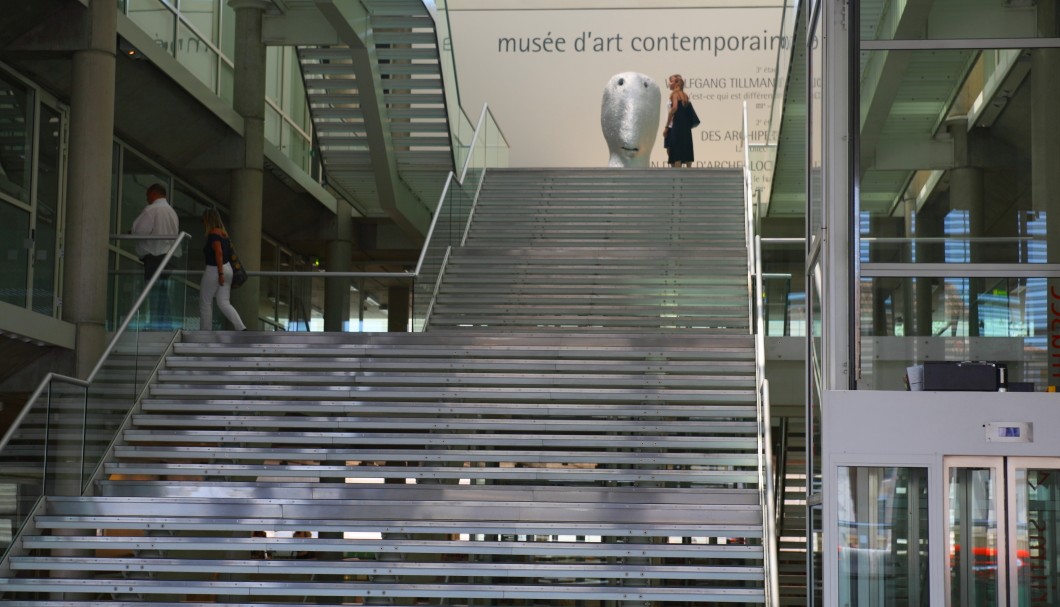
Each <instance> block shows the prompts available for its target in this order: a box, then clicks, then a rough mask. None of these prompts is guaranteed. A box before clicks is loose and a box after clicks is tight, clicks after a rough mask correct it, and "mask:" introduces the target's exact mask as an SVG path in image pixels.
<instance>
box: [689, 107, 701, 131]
mask: <svg viewBox="0 0 1060 607" xmlns="http://www.w3.org/2000/svg"><path fill="white" fill-rule="evenodd" d="M688 123H689V124H691V125H692V128H696V127H697V126H699V116H697V115H696V108H694V107H692V102H691V101H689V102H688Z"/></svg>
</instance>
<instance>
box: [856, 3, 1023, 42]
mask: <svg viewBox="0 0 1060 607" xmlns="http://www.w3.org/2000/svg"><path fill="white" fill-rule="evenodd" d="M881 5H882V6H881ZM927 6H929V7H930V10H929V11H925V10H923V7H924V5H923V4H921V3H918V2H886V3H882V2H862V3H861V7H862V9H861V19H862V27H861V38H862V40H946V39H960V38H1033V37H1036V36H1038V35H1039V34H1038V30H1037V28H1036V27H1035V25H1036V13H1035V11H1034V5H1033V4H1032V5H1026V4H1020V3H1018V2H1012V1H1011V0H977V1H976V2H975V3H974V4H971V5H970V3H968V2H964V1H961V0H944V1H938V2H934V3H931V4H927ZM881 9H882V10H881Z"/></svg>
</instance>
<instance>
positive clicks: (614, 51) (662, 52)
mask: <svg viewBox="0 0 1060 607" xmlns="http://www.w3.org/2000/svg"><path fill="white" fill-rule="evenodd" d="M739 4H741V2H734V1H732V0H729V1H724V0H714V1H713V2H704V1H701V0H700V1H691V0H666V1H664V0H636V1H633V0H630V1H622V0H611V1H609V2H601V1H593V0H565V1H564V2H556V1H548V0H520V1H518V2H517V1H513V0H489V1H488V2H486V1H484V0H450V2H449V9H450V21H451V25H452V38H453V49H454V52H455V54H456V61H457V74H458V76H459V81H460V91H461V102H462V105H463V106H464V108H478V107H481V106H482V103H483V102H488V103H489V104H490V107H491V108H492V109H493V113H494V115H495V116H496V117H497V120H498V122H499V123H500V125H501V129H502V130H503V131H504V134H505V136H506V137H507V139H508V142H509V143H510V144H511V166H516V167H605V166H607V160H608V150H607V144H606V142H605V141H604V138H603V134H602V132H601V129H600V104H601V98H602V93H603V88H604V85H605V84H606V83H607V81H608V80H609V79H610V78H611V76H613V75H615V74H617V73H620V72H626V71H635V72H641V73H644V74H646V75H648V76H650V77H651V78H653V79H654V80H655V81H656V83H658V84H659V87H660V89H661V90H662V92H663V96H664V98H663V103H662V106H663V112H665V111H666V98H665V97H666V95H667V94H668V93H667V91H666V79H667V77H668V76H669V75H670V74H673V73H680V74H681V75H683V76H684V77H685V79H686V81H687V83H688V86H687V88H686V91H687V92H688V94H689V96H690V97H691V98H692V100H693V104H694V106H695V108H696V111H697V113H698V114H699V117H700V119H701V120H702V121H703V124H702V125H701V126H700V127H699V128H698V129H696V130H695V131H694V133H693V137H694V138H695V141H696V143H695V154H696V160H697V162H699V163H700V166H742V163H743V148H742V139H743V138H742V130H743V125H742V120H743V118H742V107H743V102H744V101H745V100H746V101H747V102H748V108H749V114H750V131H751V140H752V143H755V142H759V141H764V140H765V139H766V129H767V127H768V124H769V115H770V111H771V98H772V95H773V86H772V85H773V80H774V78H775V77H776V76H777V74H776V62H777V56H778V51H779V50H780V46H781V42H780V41H779V40H774V38H773V37H774V36H779V34H780V27H781V17H782V8H781V7H782V5H783V0H763V1H759V2H754V3H753V4H755V6H753V7H741V6H739ZM748 4H751V3H750V2H748ZM697 38H698V41H697ZM675 43H676V45H677V46H678V47H682V46H683V47H684V48H685V49H686V50H680V48H679V49H678V50H672V46H673V45H674V44H675ZM783 44H785V45H788V44H790V41H786V40H785V41H784V42H783ZM660 45H665V46H667V47H671V48H668V49H660V48H659V47H660ZM520 46H521V47H522V48H523V49H524V50H523V51H520V50H519V48H520ZM697 47H698V48H697ZM708 47H709V48H708ZM719 47H720V48H719ZM512 48H514V49H515V50H511V49H512ZM783 53H784V55H785V57H786V56H787V55H788V54H789V53H788V51H786V50H784V51H783ZM662 118H663V116H660V126H659V130H660V135H659V136H658V137H657V139H656V143H655V147H654V148H653V151H652V156H651V160H652V163H653V166H654V165H655V164H659V165H661V164H662V163H663V162H665V158H666V153H665V150H664V149H663V147H662V136H661V130H662V124H661V123H662Z"/></svg>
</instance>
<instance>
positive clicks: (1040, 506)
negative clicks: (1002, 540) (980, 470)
mask: <svg viewBox="0 0 1060 607" xmlns="http://www.w3.org/2000/svg"><path fill="white" fill-rule="evenodd" d="M1007 473H1008V487H1007V493H1008V508H1009V513H1008V518H1009V520H1008V526H1009V529H1011V530H1012V531H1011V535H1012V536H1013V538H1012V544H1013V546H1014V547H1013V548H1012V549H1011V550H1010V554H1009V571H1010V572H1011V573H1010V579H1011V582H1010V584H1009V598H1010V601H1011V602H1010V604H1011V605H1015V606H1018V607H1053V606H1058V607H1060V458H1030V457H1027V458H1016V457H1010V458H1008V470H1007Z"/></svg>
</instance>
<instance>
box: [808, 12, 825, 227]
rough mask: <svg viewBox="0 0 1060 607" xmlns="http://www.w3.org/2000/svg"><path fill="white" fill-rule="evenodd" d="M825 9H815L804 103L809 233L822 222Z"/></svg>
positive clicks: (810, 37)
mask: <svg viewBox="0 0 1060 607" xmlns="http://www.w3.org/2000/svg"><path fill="white" fill-rule="evenodd" d="M824 36H825V31H824V11H823V10H820V11H818V14H817V18H816V19H815V20H814V23H813V24H812V26H811V29H810V36H809V46H810V48H809V51H808V55H809V57H810V63H809V73H808V75H807V80H808V82H807V93H806V94H807V96H808V99H807V103H808V105H809V108H810V133H809V137H810V146H809V158H808V162H809V167H808V173H807V174H808V178H809V192H808V196H809V201H810V204H809V209H810V210H809V212H810V234H811V235H813V234H816V233H817V231H818V230H820V229H821V226H822V224H823V213H824V191H823V186H822V181H821V179H822V175H821V157H822V145H823V142H824V99H823V97H822V94H821V91H822V84H823V82H824V80H823V75H824V45H823V44H821V43H820V41H821V40H822V39H823V38H824Z"/></svg>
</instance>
